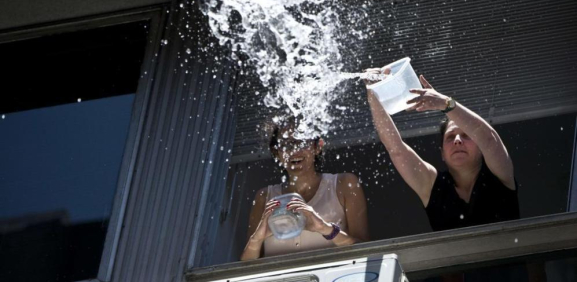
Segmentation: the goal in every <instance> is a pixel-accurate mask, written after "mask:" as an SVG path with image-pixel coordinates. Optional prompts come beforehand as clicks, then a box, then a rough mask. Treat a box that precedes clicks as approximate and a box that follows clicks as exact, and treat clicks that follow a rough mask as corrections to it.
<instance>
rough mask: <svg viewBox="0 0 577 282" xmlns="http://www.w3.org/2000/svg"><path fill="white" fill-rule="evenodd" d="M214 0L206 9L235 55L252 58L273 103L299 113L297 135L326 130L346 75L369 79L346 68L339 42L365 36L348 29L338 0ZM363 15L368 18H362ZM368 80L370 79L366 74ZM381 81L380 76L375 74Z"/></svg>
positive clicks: (266, 100) (222, 41)
mask: <svg viewBox="0 0 577 282" xmlns="http://www.w3.org/2000/svg"><path fill="white" fill-rule="evenodd" d="M279 3H280V2H277V1H265V0H208V1H207V2H206V3H205V4H204V7H203V12H204V13H205V14H206V15H208V17H209V25H210V28H211V31H212V33H213V34H214V35H215V36H216V37H217V38H218V40H219V42H220V44H230V46H232V49H233V55H232V56H233V60H236V61H238V64H239V65H243V63H245V62H243V61H242V60H241V59H240V58H239V56H238V55H236V54H235V53H234V51H240V52H242V53H243V54H245V55H246V57H247V58H248V59H247V60H248V62H246V63H248V64H249V65H251V66H253V67H254V68H255V69H256V73H257V74H258V76H259V78H260V82H261V83H262V85H263V86H265V87H267V88H268V89H269V91H268V93H266V95H265V98H264V104H265V105H266V106H268V107H273V108H281V107H287V108H288V109H289V110H290V114H292V115H293V116H294V117H296V118H297V120H298V123H297V128H296V130H295V134H294V138H296V139H310V138H316V137H319V136H320V135H324V134H326V133H327V132H328V130H329V129H330V125H331V122H332V121H333V117H332V116H331V115H330V113H329V111H330V106H331V103H332V102H333V101H334V100H335V99H336V98H337V97H338V96H339V94H340V93H339V91H343V90H342V89H339V88H338V87H337V86H338V85H339V84H340V83H341V82H342V81H343V80H345V79H351V78H363V77H362V75H364V74H358V73H341V70H342V68H343V62H342V57H341V52H340V50H339V47H341V44H340V42H342V41H343V40H344V39H345V37H348V38H350V37H351V35H352V36H356V37H357V39H362V37H363V36H364V35H362V33H359V32H355V31H354V30H352V31H351V30H350V29H348V28H343V29H342V30H348V33H347V34H344V33H342V32H341V31H340V30H341V23H340V18H339V14H338V13H337V12H338V9H339V6H338V5H337V4H338V1H337V0H327V1H325V0H286V1H284V2H283V4H279ZM358 20H362V19H358ZM364 79H366V78H364ZM374 80H377V79H374Z"/></svg>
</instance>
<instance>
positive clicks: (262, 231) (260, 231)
mask: <svg viewBox="0 0 577 282" xmlns="http://www.w3.org/2000/svg"><path fill="white" fill-rule="evenodd" d="M279 206H280V202H279V201H277V200H270V201H268V202H267V203H266V205H265V207H264V212H263V213H262V217H261V219H260V222H259V223H258V226H257V227H256V230H255V231H254V234H252V236H250V240H251V241H255V242H256V241H258V242H262V241H264V240H265V239H266V238H268V237H270V236H271V235H272V231H270V228H269V227H268V218H269V217H270V215H271V214H272V212H273V211H274V209H276V208H278V207H279Z"/></svg>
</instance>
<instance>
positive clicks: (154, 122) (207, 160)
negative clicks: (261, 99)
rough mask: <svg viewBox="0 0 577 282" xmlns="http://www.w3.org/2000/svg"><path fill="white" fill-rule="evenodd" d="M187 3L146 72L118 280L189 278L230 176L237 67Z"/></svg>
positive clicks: (176, 4) (174, 11)
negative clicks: (146, 96)
mask: <svg viewBox="0 0 577 282" xmlns="http://www.w3.org/2000/svg"><path fill="white" fill-rule="evenodd" d="M179 4H180V3H179V2H178V1H174V2H173V4H172V9H171V10H170V15H171V16H170V18H169V22H168V24H167V29H166V34H165V36H164V37H163V40H166V42H165V44H164V46H163V47H162V48H161V52H160V53H159V54H158V56H157V57H155V60H156V59H157V60H158V64H159V65H158V68H157V71H156V73H155V74H148V78H147V74H144V79H151V80H153V81H154V82H155V83H154V88H153V89H152V92H151V96H150V101H149V104H148V108H147V110H146V119H145V123H144V125H143V126H144V128H143V131H142V132H143V133H142V135H141V136H140V138H141V140H140V147H139V150H138V155H137V161H136V169H135V172H134V176H133V179H132V183H131V187H130V195H129V200H128V204H127V207H126V213H125V217H124V222H123V223H124V224H123V230H122V231H121V234H120V236H121V237H120V242H119V246H118V252H117V256H116V260H115V261H114V268H113V277H112V281H123V282H127V281H181V280H182V275H183V273H184V271H185V269H186V268H187V264H188V263H189V261H190V263H191V264H193V263H195V261H197V259H198V258H195V253H194V252H193V253H191V252H190V250H196V248H197V243H198V241H199V240H198V238H199V237H200V236H202V234H203V233H202V232H201V231H203V232H205V230H208V231H210V228H206V227H204V228H201V227H203V226H205V225H206V223H203V219H205V218H207V216H206V214H208V212H209V210H210V209H209V208H210V207H211V205H210V202H209V201H208V200H209V199H210V197H211V196H212V194H211V193H212V192H213V191H221V190H224V185H225V183H226V181H223V180H222V179H223V178H224V179H226V175H227V171H228V163H227V161H226V159H228V158H230V149H231V144H232V137H233V134H234V125H235V124H234V112H230V111H231V109H233V108H234V99H233V96H232V95H231V94H232V88H233V87H232V86H233V84H234V81H235V72H234V70H233V69H232V68H231V64H230V63H228V62H227V61H225V60H220V59H216V58H215V56H220V53H219V52H220V51H219V48H217V47H213V48H207V47H208V46H210V44H213V43H215V42H214V41H212V39H211V38H210V37H209V36H208V35H207V34H206V32H207V29H206V22H207V20H206V19H205V18H204V17H203V16H202V15H201V14H200V13H199V12H198V10H197V7H196V6H193V7H192V8H191V7H190V6H188V5H187V6H185V7H184V8H179ZM186 26H191V27H193V29H192V30H188V29H186ZM160 43H161V42H158V44H160ZM214 45H215V46H216V45H218V44H214ZM187 49H191V50H190V51H189V50H187ZM189 53H190V54H189ZM217 196H218V195H217ZM208 231H207V232H208ZM191 242H192V244H191Z"/></svg>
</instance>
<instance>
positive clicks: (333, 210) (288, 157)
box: [241, 119, 369, 260]
mask: <svg viewBox="0 0 577 282" xmlns="http://www.w3.org/2000/svg"><path fill="white" fill-rule="evenodd" d="M295 128H296V122H295V121H294V119H285V120H284V121H280V122H278V123H272V124H270V126H269V128H268V130H267V131H268V133H267V137H268V138H269V149H270V151H271V153H272V155H273V157H274V158H275V160H276V161H277V162H279V163H280V165H281V166H282V167H283V168H284V170H285V172H286V173H287V175H288V179H286V181H283V183H282V184H277V185H271V186H268V187H265V188H263V189H260V190H259V191H257V193H256V196H255V199H254V202H253V207H252V210H251V213H250V219H249V226H248V235H249V240H248V242H247V244H246V247H245V248H244V251H243V253H242V255H241V260H250V259H256V258H259V257H261V255H262V254H263V255H264V256H274V255H281V254H288V253H294V252H299V251H306V250H314V249H321V248H327V247H331V246H341V245H350V244H353V243H356V242H360V241H367V240H368V237H369V236H368V234H369V230H368V226H367V225H368V224H367V210H366V200H365V196H364V193H363V189H362V187H361V185H360V183H359V180H358V179H357V177H356V176H355V175H354V174H350V173H339V174H324V173H323V174H322V173H319V172H318V171H317V170H316V166H317V165H318V156H319V155H320V153H321V150H322V147H323V144H324V141H323V140H322V139H320V138H316V139H312V140H298V139H295V137H294V136H293V133H295ZM290 193H297V194H295V196H294V197H293V196H289V199H286V200H280V198H283V195H288V194H290ZM281 202H282V206H281ZM284 209H286V210H288V211H290V212H295V213H300V215H299V216H302V217H304V218H306V219H305V222H306V223H305V225H304V230H302V231H300V230H299V232H300V233H299V232H297V233H299V234H300V235H298V236H296V237H292V236H293V235H294V234H293V233H292V232H288V234H293V235H290V236H289V237H291V238H284V239H283V237H279V238H277V237H276V236H278V235H279V234H278V232H276V233H275V234H274V235H275V236H273V231H276V230H278V229H279V228H285V229H286V228H287V226H290V223H291V222H290V220H289V219H290V218H289V219H287V220H286V221H285V222H281V223H280V225H278V226H276V227H275V226H271V225H270V224H269V223H272V224H276V222H278V221H274V220H269V219H271V215H272V217H273V218H272V219H274V216H275V215H276V214H277V213H275V211H277V212H285V213H286V211H284ZM273 214H274V215H273ZM288 228H289V229H290V228H291V227H288ZM279 232H280V231H279ZM263 247H264V250H263Z"/></svg>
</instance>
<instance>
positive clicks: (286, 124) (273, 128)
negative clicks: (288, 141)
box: [264, 116, 324, 171]
mask: <svg viewBox="0 0 577 282" xmlns="http://www.w3.org/2000/svg"><path fill="white" fill-rule="evenodd" d="M297 126H298V120H297V119H296V118H295V117H293V116H291V117H280V118H279V117H278V116H277V117H276V118H274V119H273V118H270V119H268V120H267V121H266V123H265V126H264V129H265V130H264V131H265V137H266V141H267V145H268V149H269V151H270V153H271V155H272V157H273V158H276V155H277V152H278V144H279V142H278V138H279V134H280V133H281V131H282V130H283V129H288V128H295V127H297ZM320 140H321V138H320V137H317V138H315V139H313V141H314V144H315V146H319V141H320ZM321 155H322V152H321V153H320V154H317V155H315V170H317V171H318V170H320V168H321V167H322V166H323V159H324V158H323V157H322V156H321Z"/></svg>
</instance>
